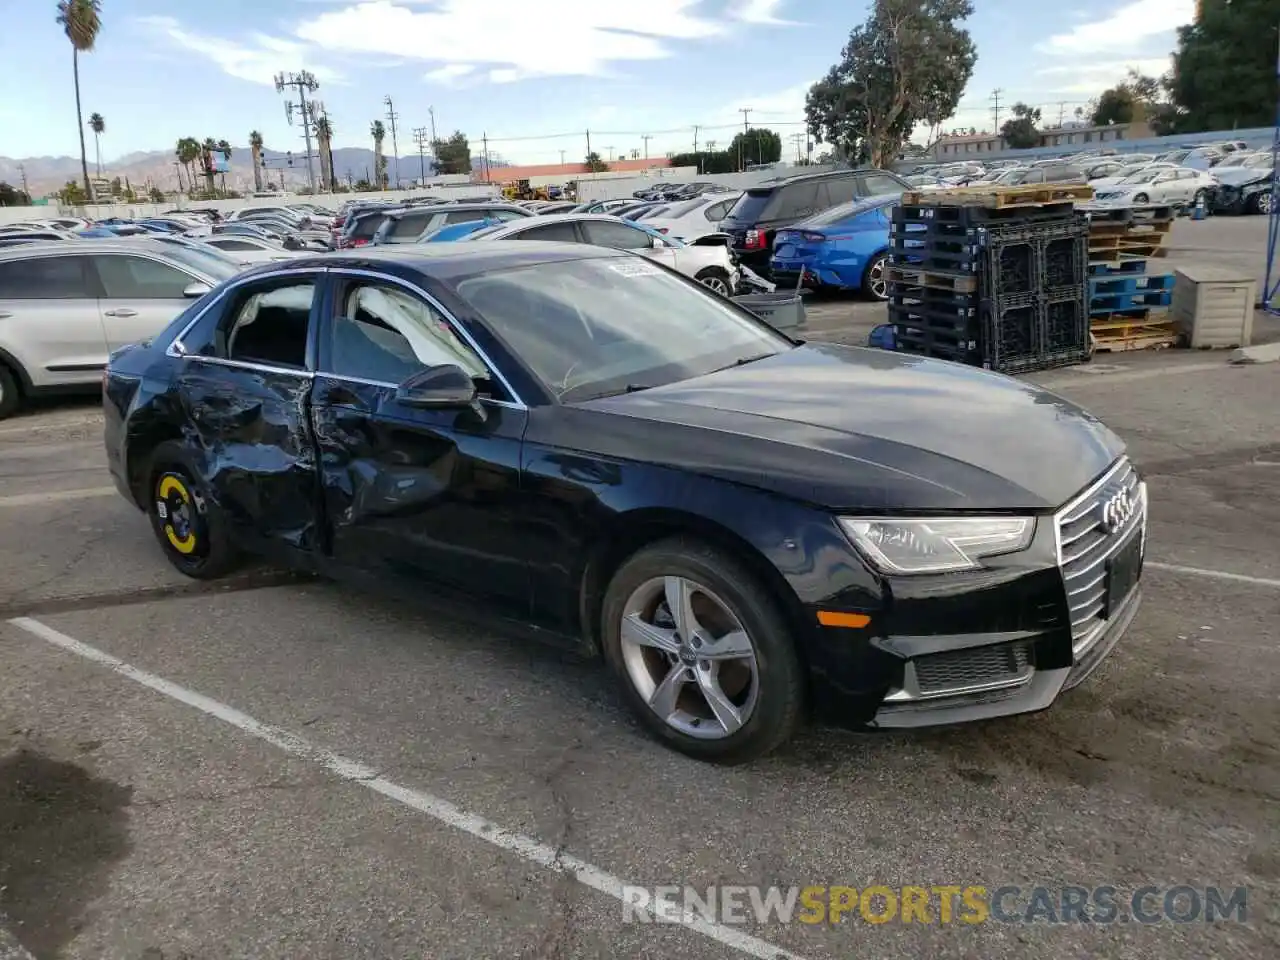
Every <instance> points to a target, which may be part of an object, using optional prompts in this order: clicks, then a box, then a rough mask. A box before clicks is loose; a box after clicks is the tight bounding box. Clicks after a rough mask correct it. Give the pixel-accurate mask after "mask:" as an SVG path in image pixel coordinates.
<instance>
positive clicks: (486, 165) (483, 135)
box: [480, 131, 489, 183]
mask: <svg viewBox="0 0 1280 960" xmlns="http://www.w3.org/2000/svg"><path fill="white" fill-rule="evenodd" d="M480 142H481V143H483V144H484V161H483V163H484V182H485V183H488V182H489V133H488V131H485V132H484V133H481V134H480Z"/></svg>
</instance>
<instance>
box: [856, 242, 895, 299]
mask: <svg viewBox="0 0 1280 960" xmlns="http://www.w3.org/2000/svg"><path fill="white" fill-rule="evenodd" d="M888 265H889V255H888V254H887V253H881V254H877V255H876V256H875V257H874V258H873V259H872V260H871V262H870V263H868V264H867V269H866V270H864V271H862V292H863V294H864V295H865V296H867V297H868V298H869V299H871V300H880V301H884V300H888V299H889V278H888V277H887V276H886V271H885V268H886V267H887V266H888Z"/></svg>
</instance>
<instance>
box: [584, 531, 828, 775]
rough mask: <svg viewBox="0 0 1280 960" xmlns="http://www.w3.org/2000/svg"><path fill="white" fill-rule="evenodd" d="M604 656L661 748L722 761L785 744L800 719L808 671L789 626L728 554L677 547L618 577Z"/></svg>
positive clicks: (690, 542) (670, 544) (677, 542)
mask: <svg viewBox="0 0 1280 960" xmlns="http://www.w3.org/2000/svg"><path fill="white" fill-rule="evenodd" d="M601 618H602V619H601V625H600V626H601V631H600V635H601V639H602V644H603V648H604V655H605V658H606V659H607V660H608V662H609V665H610V667H611V668H612V670H613V672H614V674H615V675H616V677H617V678H618V681H619V683H620V684H621V686H622V690H623V696H624V697H625V698H626V700H627V703H628V705H629V706H630V707H631V709H632V710H633V712H634V713H635V714H636V716H637V717H638V718H639V720H640V722H641V723H643V724H644V725H645V726H646V727H647V728H648V729H649V730H650V731H651V732H652V733H653V734H654V735H655V736H656V737H657V738H658V739H659V740H661V741H662V742H664V743H666V744H667V745H668V746H671V747H674V748H675V749H677V750H679V751H681V752H682V753H685V754H688V755H689V756H691V757H695V758H697V759H700V760H709V761H714V762H718V763H742V762H745V761H748V760H752V759H755V758H756V757H760V756H763V755H764V754H767V753H769V752H770V751H771V750H774V749H775V748H777V747H778V746H780V745H781V744H783V743H784V742H785V741H786V740H787V739H788V738H790V736H791V735H792V733H794V731H795V730H796V728H797V727H798V726H799V724H800V721H801V717H802V715H803V703H804V692H803V670H802V667H801V663H800V659H799V657H798V655H797V653H796V650H795V647H794V645H793V641H792V638H791V631H790V629H789V628H788V625H787V622H786V618H785V617H784V616H783V615H782V613H781V611H780V609H779V607H778V605H777V603H776V602H775V601H774V600H773V599H772V597H771V596H770V594H769V591H768V590H767V589H766V588H765V586H764V584H762V583H760V582H759V580H758V578H757V577H755V576H754V575H753V574H752V573H751V572H750V571H749V570H747V569H746V568H744V567H743V566H742V565H741V564H740V563H738V562H737V561H736V560H735V559H734V558H733V557H731V556H729V555H727V554H725V553H723V552H721V551H720V550H718V549H716V548H714V547H712V546H710V545H708V544H706V543H704V542H701V541H698V540H694V539H689V538H683V537H682V538H675V539H671V540H665V541H662V542H660V543H656V544H653V545H652V546H649V547H645V548H644V549H642V550H640V551H639V552H638V553H636V554H635V555H634V556H632V557H631V558H630V559H629V560H627V561H626V562H625V563H624V564H623V565H622V566H621V567H620V568H619V569H618V572H617V573H616V574H615V575H614V577H613V580H612V581H611V582H610V584H609V589H608V591H607V592H606V594H605V598H604V604H603V609H602V611H601Z"/></svg>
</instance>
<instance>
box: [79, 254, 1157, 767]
mask: <svg viewBox="0 0 1280 960" xmlns="http://www.w3.org/2000/svg"><path fill="white" fill-rule="evenodd" d="M104 391H105V395H104V403H105V410H106V427H105V441H106V448H107V453H108V457H109V461H110V466H111V471H112V474H113V475H114V478H115V482H116V484H117V486H118V487H119V489H120V492H121V493H122V494H123V495H124V496H125V497H126V498H127V499H128V500H129V501H130V502H131V503H133V504H134V505H135V506H137V507H138V508H139V509H140V510H142V511H144V512H145V513H146V514H147V515H148V516H149V518H150V522H151V525H152V527H153V529H154V532H155V535H156V537H157V540H158V541H159V544H160V547H161V549H162V550H163V551H164V552H165V554H166V556H167V557H168V559H169V560H170V561H171V562H172V564H173V565H174V566H176V567H177V569H178V570H180V571H182V572H183V573H184V574H187V575H189V576H191V577H197V578H212V577H217V576H219V575H221V574H224V573H226V572H227V571H229V570H230V569H231V568H232V567H233V566H234V565H235V563H236V562H237V560H238V559H239V558H240V557H243V556H245V555H265V556H267V557H271V558H274V559H276V560H278V561H282V562H285V563H288V564H291V565H293V566H294V567H297V568H301V569H303V570H306V571H313V572H316V573H319V574H321V575H324V576H332V577H335V578H337V577H349V578H354V579H355V580H357V581H362V582H366V583H378V584H381V585H400V586H403V587H405V588H407V589H408V590H409V591H410V592H412V593H415V594H421V593H423V592H424V591H426V592H429V593H433V594H438V595H440V596H442V597H445V598H448V599H452V600H454V601H457V600H465V601H466V602H467V603H468V604H470V605H471V607H472V608H474V609H476V610H483V611H484V612H485V616H486V617H488V616H494V615H496V616H500V617H502V618H504V619H506V620H507V621H517V622H519V623H520V624H522V625H525V626H528V627H530V628H532V629H533V631H534V632H537V633H540V634H541V635H543V636H554V637H558V638H561V639H563V640H565V641H566V642H570V643H575V644H579V645H581V646H582V647H583V648H585V649H587V650H589V651H592V652H594V653H597V654H599V655H601V656H602V657H603V658H604V660H605V661H606V662H607V663H608V665H609V667H610V668H611V669H612V671H613V672H614V673H615V674H616V676H617V678H618V680H619V682H620V685H621V689H622V691H623V696H624V697H625V699H626V700H627V702H628V703H629V704H630V706H631V707H632V708H634V710H635V713H636V714H637V715H638V717H639V718H640V719H641V721H643V723H644V724H646V725H647V726H648V727H649V728H650V729H651V730H652V731H653V732H654V733H655V734H656V735H657V736H658V737H659V738H661V739H662V740H663V741H665V742H666V743H668V744H670V745H672V746H674V747H675V748H677V749H679V750H682V751H684V752H686V753H688V754H690V755H693V756H695V757H699V758H703V759H708V760H716V761H723V762H735V761H743V760H746V759H749V758H752V757H756V756H759V755H761V754H763V753H766V752H767V751H769V750H771V749H773V748H775V747H777V746H778V745H779V744H781V743H783V742H784V741H785V740H786V739H787V738H788V736H789V735H790V734H791V733H792V732H793V731H794V730H795V729H796V727H797V725H798V724H799V723H801V722H802V721H803V720H804V719H805V718H807V717H811V716H812V717H816V718H817V719H818V720H820V721H824V722H835V723H839V724H845V725H853V726H857V727H861V728H868V727H869V728H873V729H885V728H904V727H917V726H925V725H933V724H946V723H953V722H957V721H964V720H975V719H980V718H987V717H995V716H1001V715H1008V714H1017V713H1025V712H1029V711H1035V710H1040V709H1043V708H1045V707H1048V706H1049V705H1050V704H1051V703H1052V702H1053V700H1054V699H1055V698H1056V697H1057V696H1058V694H1059V693H1060V692H1062V691H1063V690H1065V689H1067V688H1069V687H1072V686H1074V685H1075V684H1077V683H1079V682H1080V681H1081V680H1083V679H1084V678H1085V677H1086V676H1087V675H1088V674H1089V673H1090V671H1092V670H1093V669H1094V667H1095V666H1096V665H1097V664H1098V663H1099V662H1100V661H1101V660H1102V658H1103V657H1105V656H1106V655H1107V653H1108V652H1109V651H1110V650H1111V649H1112V647H1113V646H1114V645H1115V643H1116V642H1117V640H1118V639H1119V638H1120V636H1121V634H1122V633H1123V632H1124V631H1125V629H1126V627H1127V626H1128V624H1129V622H1130V621H1131V620H1132V618H1133V616H1134V613H1135V611H1136V609H1137V607H1138V604H1139V601H1140V586H1139V580H1140V575H1141V570H1142V561H1143V553H1144V548H1145V531H1146V513H1147V509H1146V504H1147V495H1146V487H1145V484H1144V483H1143V482H1142V481H1141V479H1140V477H1139V475H1138V473H1137V472H1136V470H1135V469H1134V467H1133V466H1132V465H1131V464H1130V462H1129V460H1128V459H1127V458H1126V457H1125V455H1124V448H1123V445H1122V444H1121V442H1120V441H1119V439H1117V437H1116V436H1115V435H1114V434H1112V433H1111V432H1110V431H1109V430H1108V429H1107V428H1106V427H1104V426H1103V425H1102V424H1101V423H1099V422H1098V421H1097V420H1096V419H1094V418H1093V417H1091V416H1090V415H1088V414H1087V413H1085V412H1084V411H1083V410H1081V409H1079V408H1078V407H1076V406H1074V405H1072V404H1071V403H1069V402H1067V401H1065V400H1062V399H1060V398H1059V397H1056V396H1054V395H1052V394H1049V393H1046V392H1045V391H1043V390H1040V389H1038V388H1037V387H1035V386H1033V385H1031V384H1028V383H1023V382H1020V381H1017V380H1014V379H1010V378H1006V377H1003V376H1000V375H996V374H992V373H988V372H985V371H982V370H978V369H973V368H969V367H963V366H957V365H953V364H949V363H944V362H939V361H932V360H927V359H922V358H919V357H912V356H906V355H899V354H895V353H891V352H886V351H878V350H868V349H861V348H854V347H847V346H836V345H831V344H820V343H801V342H797V341H794V340H791V339H788V338H787V337H785V336H783V335H781V334H779V333H777V332H775V331H774V330H773V329H771V328H770V327H769V326H768V325H766V324H765V323H763V322H761V321H760V320H758V319H756V318H755V317H754V316H753V315H751V314H750V313H747V312H745V311H743V310H742V309H740V308H739V307H738V306H736V305H735V304H734V303H732V302H731V301H729V300H726V299H723V298H721V297H719V296H717V295H715V294H714V293H711V292H709V291H707V290H706V289H703V288H702V287H701V286H700V285H699V284H697V283H694V282H693V281H690V280H688V279H687V278H685V277H683V276H681V275H679V274H677V273H675V272H673V271H671V270H668V269H666V268H665V267H662V266H660V265H658V264H654V263H652V262H651V261H648V260H645V259H643V258H641V257H639V256H636V255H634V254H630V253H625V252H620V251H616V250H605V249H601V248H596V247H590V246H583V245H576V244H573V245H571V244H555V243H543V242H539V241H509V242H503V243H492V244H426V245H422V246H414V247H397V248H395V249H393V250H389V251H385V252H384V251H375V252H359V253H356V252H352V253H335V254H328V255H323V256H316V257H302V258H297V259H293V260H290V261H288V262H287V263H277V264H272V265H264V266H263V267H260V268H257V269H253V270H249V271H247V272H245V273H241V274H238V275H237V276H236V277H235V278H233V279H231V280H229V281H227V282H226V283H224V284H223V285H222V286H220V287H218V288H216V289H215V290H213V291H212V292H211V293H210V294H208V295H207V296H205V297H203V298H202V299H201V300H199V301H197V302H196V303H195V304H193V305H192V306H191V307H190V308H189V309H187V310H186V311H185V312H184V313H183V314H182V315H181V316H180V317H178V318H177V319H176V320H175V321H174V322H173V323H172V324H171V325H170V326H169V328H168V329H167V330H165V331H164V333H162V334H161V335H160V336H158V337H157V338H156V339H155V340H154V341H151V342H148V343H143V344H139V345H136V346H133V347H128V348H125V349H124V350H122V351H120V352H117V353H116V354H115V355H114V356H113V357H112V359H111V362H110V364H109V367H108V370H107V372H106V375H105V381H104Z"/></svg>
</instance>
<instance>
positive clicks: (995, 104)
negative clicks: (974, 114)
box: [991, 87, 1004, 133]
mask: <svg viewBox="0 0 1280 960" xmlns="http://www.w3.org/2000/svg"><path fill="white" fill-rule="evenodd" d="M1002 93H1004V91H1003V90H1002V89H1000V88H999V87H996V88H995V89H994V90H992V91H991V115H992V117H993V118H994V123H993V128H994V129H995V132H996V133H999V132H1000V94H1002Z"/></svg>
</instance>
